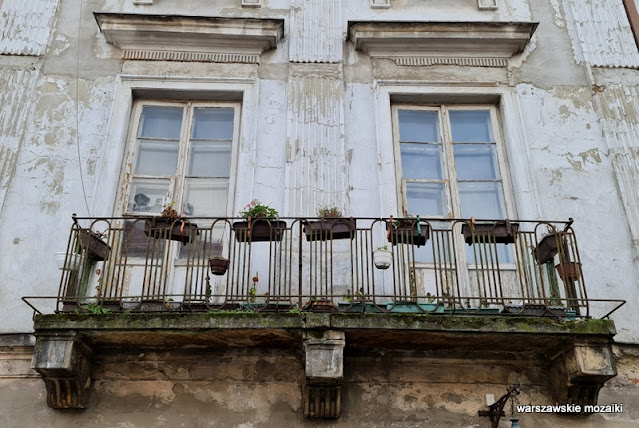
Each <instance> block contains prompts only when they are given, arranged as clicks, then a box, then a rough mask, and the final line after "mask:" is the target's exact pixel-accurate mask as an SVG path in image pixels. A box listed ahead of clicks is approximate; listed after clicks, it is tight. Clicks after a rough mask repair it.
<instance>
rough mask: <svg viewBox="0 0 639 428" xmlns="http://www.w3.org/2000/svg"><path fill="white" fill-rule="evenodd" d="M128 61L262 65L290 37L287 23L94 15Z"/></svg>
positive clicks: (253, 20) (250, 19)
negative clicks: (266, 54)
mask: <svg viewBox="0 0 639 428" xmlns="http://www.w3.org/2000/svg"><path fill="white" fill-rule="evenodd" d="M93 15H94V16H95V19H96V21H97V23H98V26H99V27H100V31H102V33H103V34H104V37H105V39H106V41H107V42H108V43H111V44H113V45H114V46H116V47H118V48H120V49H122V57H123V59H129V60H147V61H182V62H229V63H247V64H257V63H259V62H260V56H261V54H262V53H263V52H265V51H267V50H270V49H275V48H276V47H277V44H278V42H279V41H280V40H281V39H282V38H283V37H284V20H283V19H257V18H218V17H205V16H175V15H171V16H168V15H146V14H122V13H101V12H95V13H94V14H93Z"/></svg>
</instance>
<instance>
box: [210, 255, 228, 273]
mask: <svg viewBox="0 0 639 428" xmlns="http://www.w3.org/2000/svg"><path fill="white" fill-rule="evenodd" d="M209 266H210V267H211V273H212V274H213V275H224V274H225V273H226V271H227V269H228V268H229V261H228V260H227V259H225V258H224V257H214V258H212V259H209Z"/></svg>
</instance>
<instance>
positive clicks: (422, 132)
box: [398, 110, 440, 143]
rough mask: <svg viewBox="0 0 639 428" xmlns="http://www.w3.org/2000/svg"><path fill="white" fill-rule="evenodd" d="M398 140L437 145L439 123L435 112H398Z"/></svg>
mask: <svg viewBox="0 0 639 428" xmlns="http://www.w3.org/2000/svg"><path fill="white" fill-rule="evenodd" d="M398 115H399V140H400V141H411V142H416V143H438V142H439V141H440V140H439V121H438V113H437V112H436V111H416V110H399V111H398Z"/></svg>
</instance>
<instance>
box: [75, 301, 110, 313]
mask: <svg viewBox="0 0 639 428" xmlns="http://www.w3.org/2000/svg"><path fill="white" fill-rule="evenodd" d="M82 309H84V310H85V311H88V312H89V313H91V314H93V315H106V314H110V313H111V309H109V308H104V307H102V306H100V305H98V304H97V303H89V304H88V305H85V306H82Z"/></svg>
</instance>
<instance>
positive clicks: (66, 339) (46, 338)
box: [31, 331, 91, 409]
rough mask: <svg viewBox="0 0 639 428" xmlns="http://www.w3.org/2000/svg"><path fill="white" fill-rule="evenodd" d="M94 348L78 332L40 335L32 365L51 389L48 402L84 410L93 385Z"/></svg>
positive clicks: (52, 406)
mask: <svg viewBox="0 0 639 428" xmlns="http://www.w3.org/2000/svg"><path fill="white" fill-rule="evenodd" d="M89 355H90V351H89V350H88V348H87V347H85V346H84V344H83V343H82V342H80V340H79V339H78V336H77V333H76V332H74V331H71V332H64V333H60V334H56V333H49V334H41V335H38V336H37V339H36V345H35V351H34V353H33V359H32V361H31V367H32V368H33V369H35V370H36V371H37V372H38V373H40V375H41V376H42V378H43V379H44V383H45V385H46V388H47V405H48V406H49V407H51V408H53V409H84V408H86V407H87V406H88V404H89V394H90V386H91V362H90V360H89Z"/></svg>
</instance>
